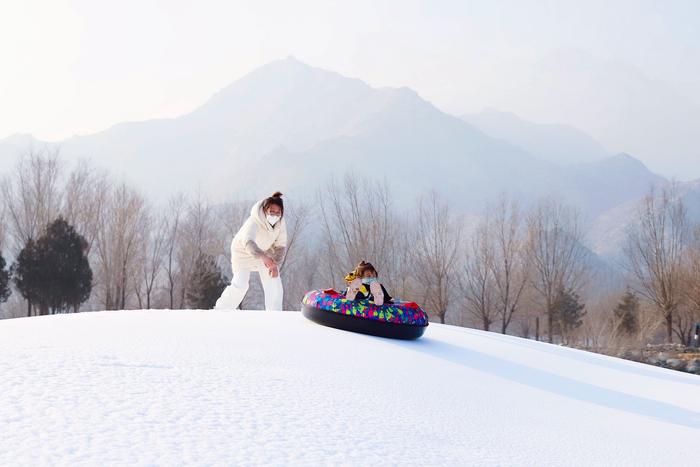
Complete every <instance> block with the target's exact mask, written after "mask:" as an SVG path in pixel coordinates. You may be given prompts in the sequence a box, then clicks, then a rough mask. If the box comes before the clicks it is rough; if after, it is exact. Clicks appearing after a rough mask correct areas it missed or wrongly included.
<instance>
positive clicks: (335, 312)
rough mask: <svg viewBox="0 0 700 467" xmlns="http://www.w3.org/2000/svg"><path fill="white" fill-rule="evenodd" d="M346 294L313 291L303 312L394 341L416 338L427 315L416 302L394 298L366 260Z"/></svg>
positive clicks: (330, 323)
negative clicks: (378, 279)
mask: <svg viewBox="0 0 700 467" xmlns="http://www.w3.org/2000/svg"><path fill="white" fill-rule="evenodd" d="M345 280H346V282H348V288H347V289H346V290H345V292H343V293H340V292H336V291H335V290H333V289H326V290H312V291H310V292H308V293H307V294H306V295H305V296H304V298H303V300H302V313H303V314H304V316H305V317H306V318H308V319H310V320H311V321H314V322H316V323H318V324H322V325H324V326H329V327H332V328H337V329H343V330H346V331H353V332H360V333H363V334H371V335H373V336H381V337H391V338H394V339H417V338H418V337H420V336H422V335H423V333H424V332H425V328H426V327H427V326H428V315H427V314H426V313H425V312H424V311H423V310H422V309H421V308H420V307H419V306H418V305H417V304H416V303H414V302H404V301H401V300H397V299H392V298H391V296H389V294H388V292H387V291H386V289H385V288H384V286H383V285H381V284H380V283H379V282H378V281H377V271H376V269H375V268H374V267H373V266H372V265H371V264H369V263H365V262H364V261H363V262H361V263H360V265H358V268H357V269H355V271H353V272H351V273H350V274H348V275H347V276H346V278H345Z"/></svg>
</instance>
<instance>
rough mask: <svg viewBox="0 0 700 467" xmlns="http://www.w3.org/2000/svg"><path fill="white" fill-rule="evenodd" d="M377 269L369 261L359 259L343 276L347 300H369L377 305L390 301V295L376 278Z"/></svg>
mask: <svg viewBox="0 0 700 467" xmlns="http://www.w3.org/2000/svg"><path fill="white" fill-rule="evenodd" d="M377 275H378V274H377V270H376V269H375V268H374V266H372V264H371V263H367V262H365V261H360V264H358V265H357V267H356V268H355V270H354V271H353V272H351V273H350V274H348V275H347V276H345V281H346V282H347V283H348V288H347V290H346V291H345V297H346V298H347V299H348V300H371V301H373V302H374V304H375V305H377V306H382V305H383V304H384V303H389V302H390V301H391V296H390V295H389V293H388V292H387V291H386V289H385V288H384V286H383V285H382V284H381V283H379V280H378V279H377Z"/></svg>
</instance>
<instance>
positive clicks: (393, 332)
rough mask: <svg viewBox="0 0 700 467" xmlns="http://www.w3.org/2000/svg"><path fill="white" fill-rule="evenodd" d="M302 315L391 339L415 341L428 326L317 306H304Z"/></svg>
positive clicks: (319, 321)
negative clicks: (383, 319)
mask: <svg viewBox="0 0 700 467" xmlns="http://www.w3.org/2000/svg"><path fill="white" fill-rule="evenodd" d="M301 311H302V314H303V315H304V317H306V318H307V319H309V320H311V321H313V322H315V323H318V324H321V325H323V326H328V327H331V328H335V329H341V330H344V331H350V332H358V333H361V334H368V335H371V336H378V337H388V338H391V339H404V340H413V339H418V338H419V337H421V336H422V335H423V333H424V332H425V328H427V327H428V324H427V323H426V324H422V325H419V324H399V323H389V322H386V321H378V320H374V319H367V318H360V317H357V316H352V315H345V314H340V313H335V312H333V311H327V310H322V309H320V308H316V307H315V306H311V305H306V304H302V308H301Z"/></svg>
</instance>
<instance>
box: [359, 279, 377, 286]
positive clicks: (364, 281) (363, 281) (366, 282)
mask: <svg viewBox="0 0 700 467" xmlns="http://www.w3.org/2000/svg"><path fill="white" fill-rule="evenodd" d="M376 281H377V278H376V277H363V278H362V283H363V284H365V285H369V284H371V283H372V282H376Z"/></svg>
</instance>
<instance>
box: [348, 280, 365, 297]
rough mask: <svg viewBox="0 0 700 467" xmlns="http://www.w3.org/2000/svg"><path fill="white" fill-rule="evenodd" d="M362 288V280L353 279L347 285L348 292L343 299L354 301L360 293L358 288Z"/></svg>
mask: <svg viewBox="0 0 700 467" xmlns="http://www.w3.org/2000/svg"><path fill="white" fill-rule="evenodd" d="M361 286H362V279H353V280H352V281H350V283H349V284H348V291H347V293H346V294H345V298H347V299H348V300H355V297H356V296H357V292H359V291H360V287H361Z"/></svg>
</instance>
